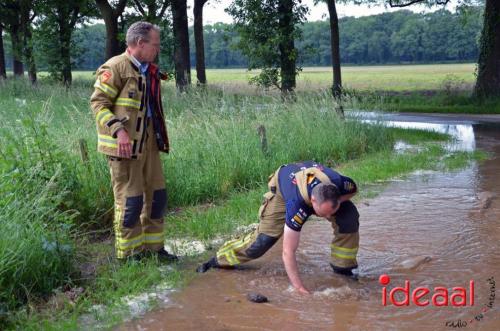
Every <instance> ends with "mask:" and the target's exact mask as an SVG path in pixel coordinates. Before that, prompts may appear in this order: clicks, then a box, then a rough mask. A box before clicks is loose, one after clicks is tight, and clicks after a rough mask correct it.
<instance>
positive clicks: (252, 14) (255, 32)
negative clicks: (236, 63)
mask: <svg viewBox="0 0 500 331" xmlns="http://www.w3.org/2000/svg"><path fill="white" fill-rule="evenodd" d="M281 7H282V0H266V1H260V0H235V1H234V2H233V3H232V4H231V5H230V6H229V7H228V9H227V10H226V11H227V12H228V13H229V14H231V15H232V16H233V18H234V20H235V24H234V27H235V29H236V31H237V32H238V34H239V37H240V38H239V39H238V40H237V42H236V44H235V45H234V46H235V47H236V48H237V49H239V50H240V51H241V52H242V53H243V54H244V55H246V57H247V60H248V69H249V70H252V69H257V68H260V69H264V70H263V71H262V73H261V74H260V75H261V76H262V77H261V78H259V79H256V80H255V81H254V82H255V83H264V84H265V85H264V86H265V87H270V86H272V85H273V84H280V79H278V77H279V76H281V74H282V73H281V71H280V70H281V69H280V67H281V64H282V57H283V56H287V57H289V58H290V59H293V60H297V58H298V53H297V50H296V49H293V50H292V51H291V53H289V54H286V55H284V54H282V52H283V45H284V44H286V43H287V42H288V41H289V40H290V39H292V40H297V39H300V37H301V31H300V28H299V26H300V25H301V24H302V23H303V22H305V19H306V18H305V15H306V14H307V7H305V6H304V5H302V4H301V2H300V1H294V2H293V7H292V14H291V17H289V19H290V24H291V26H292V28H291V34H289V32H290V31H289V30H288V29H287V27H285V26H283V23H282V22H280V21H281V20H284V16H285V15H287V14H286V13H285V12H283V10H282V9H280V8H281ZM298 71H300V68H296V69H295V72H294V74H295V75H297V73H298ZM283 74H284V73H283Z"/></svg>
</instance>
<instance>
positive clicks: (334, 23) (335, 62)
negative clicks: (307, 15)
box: [327, 0, 342, 98]
mask: <svg viewBox="0 0 500 331" xmlns="http://www.w3.org/2000/svg"><path fill="white" fill-rule="evenodd" d="M327 4H328V12H329V14H330V43H331V54H332V68H333V85H332V92H333V95H334V96H335V97H336V98H337V97H339V96H340V93H341V91H342V76H341V74H340V38H339V18H338V16H337V8H336V6H335V0H328V3H327Z"/></svg>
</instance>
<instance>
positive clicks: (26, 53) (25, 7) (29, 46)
mask: <svg viewBox="0 0 500 331" xmlns="http://www.w3.org/2000/svg"><path fill="white" fill-rule="evenodd" d="M18 3H19V19H20V22H19V23H20V26H21V33H22V38H23V58H24V62H25V63H26V65H27V67H28V79H29V80H30V82H31V84H32V85H36V81H37V77H36V64H35V57H34V55H33V37H32V36H33V33H32V30H31V22H32V20H33V19H34V17H30V16H31V11H32V8H33V4H32V3H31V1H28V0H21V1H19V2H18Z"/></svg>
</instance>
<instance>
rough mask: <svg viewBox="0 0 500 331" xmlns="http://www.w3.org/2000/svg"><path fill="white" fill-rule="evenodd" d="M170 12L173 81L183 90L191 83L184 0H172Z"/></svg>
mask: <svg viewBox="0 0 500 331" xmlns="http://www.w3.org/2000/svg"><path fill="white" fill-rule="evenodd" d="M172 14H173V26H174V41H175V51H174V62H175V83H176V85H177V89H178V90H179V91H180V92H184V91H185V90H186V89H187V87H188V86H189V85H190V84H191V63H190V59H189V33H188V19H187V5H186V0H172Z"/></svg>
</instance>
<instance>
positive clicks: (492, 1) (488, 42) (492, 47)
mask: <svg viewBox="0 0 500 331" xmlns="http://www.w3.org/2000/svg"><path fill="white" fill-rule="evenodd" d="M479 47H480V51H479V60H478V66H477V81H476V86H475V89H474V95H475V96H476V97H479V98H485V97H499V96H500V2H499V1H497V0H486V5H485V7H484V25H483V31H482V33H481V42H480V46H479Z"/></svg>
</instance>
